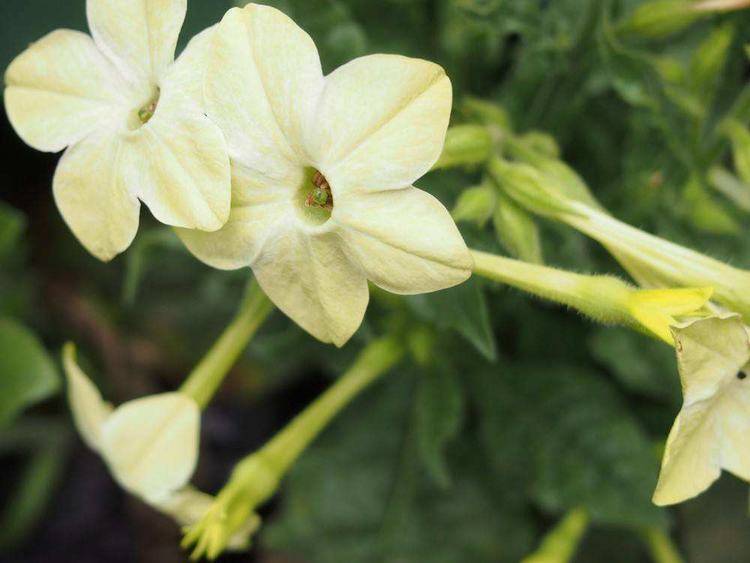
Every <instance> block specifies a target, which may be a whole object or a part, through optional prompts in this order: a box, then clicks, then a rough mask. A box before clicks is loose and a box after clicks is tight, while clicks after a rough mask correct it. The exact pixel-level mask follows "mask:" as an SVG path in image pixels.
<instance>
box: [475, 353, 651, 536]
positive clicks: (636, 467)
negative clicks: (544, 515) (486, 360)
mask: <svg viewBox="0 0 750 563" xmlns="http://www.w3.org/2000/svg"><path fill="white" fill-rule="evenodd" d="M470 381H471V383H472V386H473V389H474V392H473V395H474V400H475V402H476V403H477V405H478V407H479V408H480V409H481V419H480V420H481V424H482V432H483V436H484V443H485V447H486V448H487V451H488V455H490V456H491V457H492V459H493V467H494V470H495V475H496V478H499V479H502V478H505V479H508V478H513V479H518V480H519V481H518V483H517V484H516V486H517V487H519V488H521V487H523V488H524V489H526V490H527V491H528V492H529V494H530V495H531V498H532V499H533V500H534V501H535V502H536V503H537V504H538V505H539V506H540V507H541V508H542V509H543V510H545V511H547V512H550V513H552V514H562V513H563V512H565V511H567V510H571V509H573V508H576V507H579V506H580V507H583V508H585V509H586V510H587V512H588V513H589V514H590V515H591V518H592V521H594V522H599V523H607V524H617V525H623V526H650V525H664V524H665V522H666V516H665V513H664V512H663V511H662V510H660V509H658V508H656V507H655V506H654V505H653V504H652V503H651V494H652V492H653V489H654V486H655V485H656V477H657V472H658V466H657V462H656V459H655V458H654V457H653V454H652V449H651V444H650V442H649V440H648V439H647V437H646V436H645V435H644V433H643V431H642V430H641V429H640V427H639V426H638V423H637V421H636V420H634V418H633V417H632V415H631V414H630V413H629V412H628V410H627V409H626V407H625V405H624V403H623V402H622V400H621V399H620V398H619V397H618V396H617V393H616V392H615V390H614V389H612V387H611V386H610V385H609V384H608V383H607V382H606V380H604V379H603V378H602V376H601V375H599V374H596V373H592V372H590V371H589V370H587V369H585V368H580V367H578V368H576V367H572V366H566V365H561V364H559V363H547V364H540V363H527V364H514V365H507V366H502V367H498V368H495V369H492V370H484V371H480V372H478V373H476V374H473V376H472V377H471V378H470Z"/></svg>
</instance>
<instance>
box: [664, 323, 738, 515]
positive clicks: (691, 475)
mask: <svg viewBox="0 0 750 563" xmlns="http://www.w3.org/2000/svg"><path fill="white" fill-rule="evenodd" d="M673 334H674V339H675V346H676V349H677V361H678V367H679V370H680V379H681V381H682V393H683V398H684V399H683V405H682V410H681V411H680V413H679V414H678V415H677V418H676V420H675V422H674V426H672V430H671V432H670V433H669V439H668V440H667V445H666V449H665V451H664V459H663V461H662V467H661V475H660V476H659V483H658V485H657V487H656V492H655V493H654V502H655V503H656V504H658V505H667V504H674V503H678V502H682V501H684V500H687V499H689V498H691V497H694V496H695V495H697V494H699V493H701V492H703V491H704V490H706V489H707V488H708V487H709V486H710V485H711V483H713V482H714V481H715V480H716V479H718V478H719V476H720V475H721V470H722V469H725V470H727V471H729V472H731V473H733V474H735V475H737V476H738V477H741V478H742V479H745V480H746V481H750V447H748V436H750V380H748V379H747V371H746V370H747V369H748V361H750V340H748V333H747V329H746V327H745V326H744V324H743V323H742V319H741V318H740V316H739V315H727V316H721V317H720V316H714V317H709V318H705V319H699V320H695V321H691V322H688V323H685V324H681V325H678V326H676V327H674V328H673Z"/></svg>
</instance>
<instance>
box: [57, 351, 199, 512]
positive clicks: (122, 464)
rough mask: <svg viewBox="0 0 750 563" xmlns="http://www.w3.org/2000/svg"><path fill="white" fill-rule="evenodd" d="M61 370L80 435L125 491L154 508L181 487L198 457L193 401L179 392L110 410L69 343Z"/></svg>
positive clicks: (186, 480) (195, 412) (144, 399)
mask: <svg viewBox="0 0 750 563" xmlns="http://www.w3.org/2000/svg"><path fill="white" fill-rule="evenodd" d="M63 367H64V368H65V374H66V377H67V380H68V400H69V402H70V407H71V410H72V411H73V419H74V420H75V423H76V426H77V427H78V431H79V432H80V433H81V436H82V438H83V439H84V441H85V442H86V444H87V445H88V446H89V447H90V448H91V449H93V450H94V451H96V452H98V453H99V454H100V455H101V456H102V458H104V460H105V462H106V463H107V465H108V466H109V468H110V470H111V471H112V474H113V476H114V477H115V479H116V480H117V481H118V482H119V483H120V484H121V485H122V486H123V488H125V489H127V490H128V491H130V492H131V493H133V494H136V495H138V496H139V497H141V498H143V499H144V500H146V501H147V502H150V503H152V504H159V503H163V502H166V501H168V500H169V499H170V497H172V495H173V494H174V493H175V492H176V491H178V490H180V489H182V488H183V487H184V486H185V484H186V483H187V482H188V480H189V479H190V477H191V476H192V474H193V470H194V469H195V464H196V461H197V459H198V438H199V429H200V409H199V408H198V405H197V404H196V402H195V401H194V400H193V399H191V398H190V397H187V396H186V395H183V394H181V393H163V394H160V395H152V396H150V397H144V398H142V399H136V400H134V401H129V402H127V403H125V404H123V405H121V406H119V407H118V408H116V409H114V408H113V407H112V405H110V404H109V403H106V402H105V401H104V400H102V397H101V395H100V394H99V391H98V390H97V389H96V387H95V386H94V384H93V383H91V381H90V380H89V378H88V377H87V376H86V374H85V373H84V372H83V371H82V370H81V368H80V367H79V366H78V364H77V363H76V358H75V348H74V346H73V345H72V344H67V345H66V346H65V349H64V351H63Z"/></svg>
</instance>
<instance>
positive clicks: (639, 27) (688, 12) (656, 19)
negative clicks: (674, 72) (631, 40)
mask: <svg viewBox="0 0 750 563" xmlns="http://www.w3.org/2000/svg"><path fill="white" fill-rule="evenodd" d="M701 15H702V14H701V12H700V11H697V10H695V9H694V8H693V6H692V4H691V2H690V1H689V0H652V1H651V2H646V3H645V4H641V5H639V6H638V7H637V8H636V9H635V10H634V11H633V13H632V14H631V16H630V18H629V19H628V20H627V21H626V22H625V24H624V25H623V30H624V31H627V32H629V33H633V34H636V35H640V36H641V37H647V38H650V39H661V38H664V37H667V36H668V35H672V34H673V33H677V32H679V31H682V30H684V29H685V28H687V27H688V26H690V25H691V24H692V23H693V22H695V21H696V20H698V19H699V18H700V17H701Z"/></svg>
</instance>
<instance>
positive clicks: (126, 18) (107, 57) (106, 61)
mask: <svg viewBox="0 0 750 563" xmlns="http://www.w3.org/2000/svg"><path fill="white" fill-rule="evenodd" d="M186 10H187V0H87V14H88V21H89V27H90V29H91V34H92V36H93V37H90V36H88V35H86V34H84V33H81V32H78V31H71V30H65V29H63V30H57V31H53V32H52V33H50V34H49V35H47V36H45V37H43V38H42V39H40V40H39V41H37V42H36V43H34V44H32V45H31V46H30V47H29V48H28V49H27V50H26V51H24V52H23V53H22V54H21V55H19V56H18V57H17V58H16V59H15V60H14V61H13V62H12V63H11V65H10V67H9V68H8V70H7V72H6V74H5V82H6V89H5V107H6V111H7V113H8V117H9V119H10V122H11V124H12V125H13V127H14V128H15V130H16V132H17V133H18V134H19V135H20V136H21V138H22V139H23V140H24V141H25V142H26V143H27V144H29V145H31V146H32V147H34V148H36V149H38V150H42V151H48V152H57V151H60V150H62V149H65V148H66V147H67V150H66V151H65V154H64V155H63V157H62V159H61V160H60V162H59V164H58V167H57V171H56V172H55V177H54V180H53V190H54V194H55V200H56V201H57V205H58V207H59V209H60V212H61V213H62V215H63V217H64V219H65V221H66V222H67V223H68V225H69V226H70V228H71V229H72V231H73V232H74V233H75V235H76V236H77V237H78V239H79V240H80V241H81V243H82V244H83V245H84V246H85V247H86V248H87V249H88V250H89V251H90V252H91V253H92V254H94V255H95V256H97V257H98V258H100V259H101V260H109V259H111V258H112V257H114V256H115V255H117V254H118V253H120V252H122V251H123V250H125V249H126V248H127V247H128V246H129V245H130V243H131V242H132V240H133V238H134V237H135V234H136V232H137V230H138V216H139V208H140V203H139V200H140V201H143V202H144V203H145V204H146V205H147V206H148V207H149V209H150V210H151V212H152V213H153V215H154V216H155V217H156V218H157V219H158V220H159V221H161V222H162V223H166V224H168V225H174V226H180V227H185V228H194V229H202V230H206V231H211V230H216V229H219V228H220V227H221V226H222V225H223V224H224V223H225V222H226V220H227V217H228V215H229V203H230V193H231V188H230V171H229V159H228V156H227V151H226V144H225V142H224V139H223V136H222V134H221V131H220V130H219V129H218V127H216V125H214V124H213V123H212V122H211V121H210V120H209V119H208V118H207V117H206V116H205V115H204V112H203V109H202V107H201V102H202V100H201V96H200V95H199V94H200V87H201V84H202V78H203V69H204V66H203V64H202V63H203V58H204V56H205V52H206V47H207V46H208V45H209V43H210V41H209V39H210V34H211V31H210V30H207V31H205V32H203V33H202V34H200V35H199V36H197V37H196V38H194V39H193V41H191V43H190V44H189V45H188V47H187V48H186V49H185V51H184V53H183V54H182V55H181V56H180V58H179V59H178V60H177V61H174V53H175V46H176V44H177V38H178V35H179V33H180V28H181V27H182V22H183V20H184V19H185V13H186Z"/></svg>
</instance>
